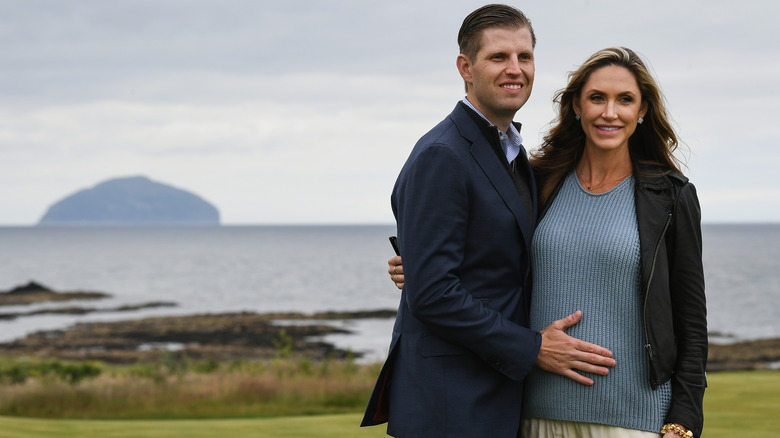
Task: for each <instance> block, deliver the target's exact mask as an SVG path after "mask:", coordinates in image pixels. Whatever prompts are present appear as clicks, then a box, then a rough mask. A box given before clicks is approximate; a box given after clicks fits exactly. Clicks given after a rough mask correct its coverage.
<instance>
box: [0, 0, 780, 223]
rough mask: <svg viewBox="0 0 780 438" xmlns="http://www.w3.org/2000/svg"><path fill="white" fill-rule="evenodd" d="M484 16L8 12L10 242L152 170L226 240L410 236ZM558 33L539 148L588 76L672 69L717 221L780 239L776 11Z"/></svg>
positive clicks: (534, 123)
mask: <svg viewBox="0 0 780 438" xmlns="http://www.w3.org/2000/svg"><path fill="white" fill-rule="evenodd" d="M483 4H484V3H483V2H477V1H468V0H442V1H433V0H414V1H411V0H393V1H383V2H376V1H368V0H332V1H328V0H285V1H271V0H219V1H218V0H149V1H146V0H123V1H111V2H109V1H105V0H68V1H61V0H0V84H1V85H0V225H2V226H27V225H34V224H36V223H37V222H38V221H39V220H40V218H41V217H42V216H43V215H44V213H45V212H46V210H47V209H48V207H49V206H50V205H52V204H53V203H54V202H56V201H58V200H60V199H62V198H63V197H65V196H68V195H70V194H73V193H75V192H77V191H79V190H82V189H85V188H89V187H92V186H94V185H96V184H98V183H100V182H103V181H105V180H108V179H112V178H118V177H127V176H138V175H143V176H147V177H149V178H151V179H152V180H154V181H157V182H161V183H164V184H169V185H172V186H174V187H178V188H181V189H185V190H188V191H191V192H194V193H196V194H198V195H199V196H201V197H203V198H204V199H206V200H207V201H209V202H211V203H212V204H214V205H215V206H216V207H217V208H218V209H219V211H220V214H221V218H222V223H223V224H225V225H251V224H391V223H393V215H392V211H391V209H390V192H391V190H392V187H393V184H394V182H395V179H396V177H397V175H398V171H399V170H400V169H401V167H402V166H403V163H404V161H405V160H406V158H407V156H408V154H409V152H410V151H411V149H412V147H413V146H414V143H415V142H416V141H417V139H418V138H419V137H420V136H421V135H423V134H424V133H425V132H426V131H427V130H429V129H430V128H431V127H433V126H434V125H435V124H436V123H438V122H439V121H440V120H441V119H443V118H444V117H445V116H446V115H447V114H449V112H450V111H451V110H452V109H453V108H454V106H455V104H456V103H457V101H458V100H460V99H462V98H463V96H464V89H463V82H462V80H461V78H460V76H459V75H458V72H457V70H456V68H455V58H456V57H457V54H458V48H457V43H456V37H457V32H458V29H459V27H460V24H461V22H462V20H463V18H464V17H465V16H466V15H468V13H470V12H471V11H472V10H474V9H476V8H478V7H480V6H482V5H483ZM509 4H512V5H513V6H516V7H518V8H520V9H521V10H523V11H524V12H525V13H526V14H527V15H528V16H529V18H530V19H531V21H532V24H533V26H534V29H535V32H536V36H537V46H536V50H535V58H536V79H535V83H534V88H533V93H532V96H531V99H530V100H529V102H528V103H527V104H526V105H525V106H524V107H523V108H522V109H521V110H520V111H519V112H518V114H517V117H516V119H515V120H517V121H519V122H522V123H523V131H522V133H523V137H524V139H525V142H524V144H525V146H526V147H527V148H528V149H534V148H536V147H537V146H538V145H539V143H540V141H541V137H542V136H543V134H544V132H545V131H546V130H547V129H549V127H550V121H551V120H552V118H553V116H554V106H553V103H552V96H553V94H554V92H555V91H556V90H558V89H560V88H562V87H563V86H564V85H565V82H566V79H567V73H568V72H570V71H572V70H574V69H575V68H576V67H577V66H578V65H579V64H581V63H582V62H583V61H584V60H585V59H586V58H587V57H588V56H589V55H590V54H592V53H593V52H595V51H597V50H599V49H602V48H605V47H610V46H618V45H619V46H626V47H630V48H632V49H634V50H635V51H637V52H638V53H639V54H640V55H641V56H642V57H643V59H644V60H645V61H646V62H647V63H648V65H649V66H650V67H651V69H652V71H653V73H654V75H655V77H656V78H657V80H658V81H659V83H660V85H661V89H662V91H663V93H664V95H665V97H666V101H667V103H668V109H669V111H670V113H671V116H672V119H673V122H674V126H675V129H676V130H677V133H678V135H679V138H680V139H681V140H682V142H683V149H684V153H683V154H682V155H681V158H682V159H683V161H684V162H685V163H686V167H685V168H684V171H685V173H686V175H687V176H688V177H690V179H691V181H692V182H693V183H694V184H695V185H696V187H697V190H698V193H699V198H700V201H701V205H702V221H703V222H704V223H721V222H753V223H767V222H780V170H778V163H780V148H778V147H777V146H778V139H780V79H778V78H780V33H778V32H777V30H776V29H777V26H778V25H777V21H776V17H777V16H778V15H780V2H777V1H776V0H764V1H757V0H756V1H751V0H743V1H740V2H735V1H733V0H732V1H721V0H709V1H704V0H693V1H679V0H675V1H666V0H660V1H654V2H647V1H643V2H640V1H625V0H623V1H607V0H583V1H576V0H575V1H565V2H564V1H555V0H553V1H540V0H536V1H527V2H510V3H509Z"/></svg>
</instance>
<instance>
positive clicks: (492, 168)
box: [471, 135, 534, 249]
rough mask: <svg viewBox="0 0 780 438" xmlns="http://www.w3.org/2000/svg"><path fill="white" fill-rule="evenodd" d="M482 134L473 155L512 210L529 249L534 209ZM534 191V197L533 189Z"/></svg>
mask: <svg viewBox="0 0 780 438" xmlns="http://www.w3.org/2000/svg"><path fill="white" fill-rule="evenodd" d="M483 137H484V136H481V135H480V137H479V138H477V139H475V140H474V141H473V143H472V145H471V155H472V156H473V157H474V160H475V161H476V162H477V164H478V165H479V167H480V168H481V169H482V171H483V172H485V175H486V176H487V178H488V179H489V180H490V183H491V184H492V185H493V188H494V189H495V190H496V191H497V192H498V194H499V196H501V199H503V200H504V203H505V204H506V206H507V207H508V208H509V210H510V211H511V212H512V215H513V216H514V217H515V222H517V226H518V227H520V231H521V232H522V234H523V238H524V240H525V244H526V248H527V249H529V245H530V243H531V237H532V230H531V229H530V228H529V223H533V222H534V221H533V220H530V221H529V216H531V215H533V214H534V211H527V210H526V208H525V206H524V205H523V201H522V200H521V199H520V195H519V194H518V193H517V187H515V183H514V181H512V177H511V176H510V175H509V172H507V170H506V168H505V167H504V164H503V163H501V161H499V159H498V157H497V156H496V153H495V152H493V149H492V147H491V146H490V143H488V141H487V139H485V138H483ZM529 189H532V187H531V182H529ZM531 193H532V199H533V198H534V196H533V191H532V192H531Z"/></svg>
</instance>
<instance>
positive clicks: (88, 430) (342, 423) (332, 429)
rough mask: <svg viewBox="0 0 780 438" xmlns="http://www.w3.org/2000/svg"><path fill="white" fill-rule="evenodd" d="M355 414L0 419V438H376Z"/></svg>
mask: <svg viewBox="0 0 780 438" xmlns="http://www.w3.org/2000/svg"><path fill="white" fill-rule="evenodd" d="M361 418H362V415H361V414H343V415H325V416H310V417H279V418H266V419H240V420H131V421H125V420H122V421H113V420H41V419H37V418H36V419H26V418H22V419H20V418H9V417H0V438H43V437H46V438H50V437H58V438H84V437H90V438H147V437H155V438H207V437H208V438H214V437H220V438H222V437H224V438H250V437H251V438H288V437H289V438H301V437H319V438H323V437H324V438H329V437H333V438H337V437H338V438H377V437H387V435H385V428H384V427H383V426H377V427H368V428H366V427H363V428H361V427H358V425H359V424H360V420H361Z"/></svg>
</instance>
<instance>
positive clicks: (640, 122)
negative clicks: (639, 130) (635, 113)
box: [636, 117, 645, 125]
mask: <svg viewBox="0 0 780 438" xmlns="http://www.w3.org/2000/svg"><path fill="white" fill-rule="evenodd" d="M644 121H645V119H643V118H641V117H640V118H639V120H637V121H636V122H637V123H639V124H640V125H641V124H642V122H644Z"/></svg>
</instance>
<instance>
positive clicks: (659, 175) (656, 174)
mask: <svg viewBox="0 0 780 438" xmlns="http://www.w3.org/2000/svg"><path fill="white" fill-rule="evenodd" d="M637 170H638V172H637V175H636V179H637V182H638V183H639V184H641V185H645V186H655V187H658V188H662V187H665V186H669V185H675V186H678V187H679V186H684V185H686V184H688V183H689V182H690V181H689V180H688V177H687V176H685V175H683V174H682V173H680V172H678V171H676V170H674V169H670V168H668V167H664V166H659V165H653V164H639V165H637Z"/></svg>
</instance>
